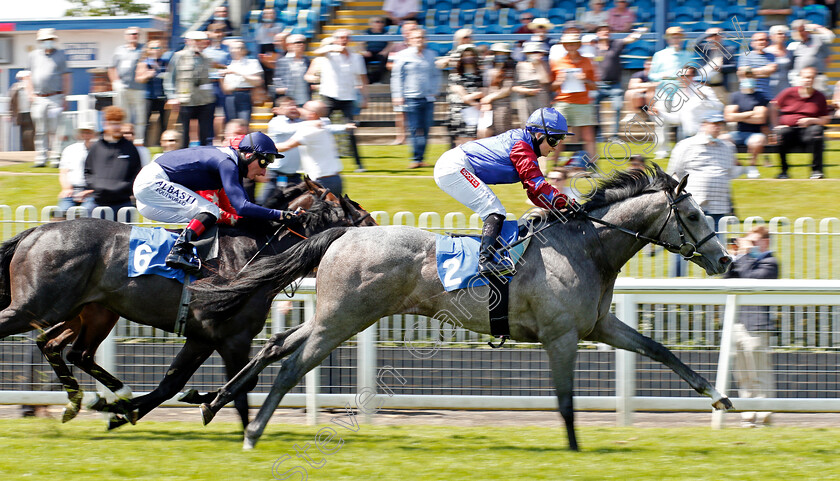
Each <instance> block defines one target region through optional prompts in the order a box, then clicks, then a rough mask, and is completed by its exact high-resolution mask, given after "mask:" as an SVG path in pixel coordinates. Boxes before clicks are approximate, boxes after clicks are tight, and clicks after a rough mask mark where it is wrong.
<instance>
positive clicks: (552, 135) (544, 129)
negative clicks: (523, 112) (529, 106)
mask: <svg viewBox="0 0 840 481" xmlns="http://www.w3.org/2000/svg"><path fill="white" fill-rule="evenodd" d="M525 130H526V131H528V132H529V133H530V134H531V139H532V140H533V142H534V147H538V146H539V145H540V143H542V140H543V139H546V141H547V142H548V145H549V146H551V147H555V146H556V145H557V144H558V142H560V141H561V140H563V139H565V138H566V136H567V135H574V134H572V133H569V126H568V125H567V124H566V117H563V114H561V113H560V112H558V111H557V110H556V109H553V108H551V107H543V108H541V109H537V110H535V111H534V113H532V114H531V115H530V116H529V117H528V120H527V121H526V122H525ZM537 133H543V134H545V137H543V138H541V139H539V140H538V139H537V137H536V134H537Z"/></svg>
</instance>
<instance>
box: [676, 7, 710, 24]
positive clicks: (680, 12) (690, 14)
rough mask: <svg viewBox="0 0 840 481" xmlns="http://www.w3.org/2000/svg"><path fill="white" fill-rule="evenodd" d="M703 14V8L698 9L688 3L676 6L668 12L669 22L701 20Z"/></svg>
mask: <svg viewBox="0 0 840 481" xmlns="http://www.w3.org/2000/svg"><path fill="white" fill-rule="evenodd" d="M701 15H702V11H701V10H697V9H695V8H692V7H689V6H687V5H681V6H678V7H675V8H674V9H673V10H671V11H670V12H668V22H669V23H683V22H696V21H697V20H700V16H701Z"/></svg>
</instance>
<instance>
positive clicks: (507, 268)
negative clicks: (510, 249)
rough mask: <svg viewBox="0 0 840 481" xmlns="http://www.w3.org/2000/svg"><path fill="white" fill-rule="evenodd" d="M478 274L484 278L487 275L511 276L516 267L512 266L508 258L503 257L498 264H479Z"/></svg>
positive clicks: (490, 262) (489, 262)
mask: <svg viewBox="0 0 840 481" xmlns="http://www.w3.org/2000/svg"><path fill="white" fill-rule="evenodd" d="M478 274H479V275H482V276H484V277H487V276H488V275H493V276H496V277H499V276H512V275H515V274H516V266H514V265H513V261H512V260H511V259H510V258H509V257H504V258H502V260H501V261H499V262H493V261H488V262H487V263H485V264H483V265H482V264H480V263H479V265H478Z"/></svg>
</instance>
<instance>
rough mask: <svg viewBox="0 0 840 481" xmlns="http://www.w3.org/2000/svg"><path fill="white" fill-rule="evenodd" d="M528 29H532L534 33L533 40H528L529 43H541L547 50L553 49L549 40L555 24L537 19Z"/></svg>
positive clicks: (545, 19) (543, 19)
mask: <svg viewBox="0 0 840 481" xmlns="http://www.w3.org/2000/svg"><path fill="white" fill-rule="evenodd" d="M528 28H530V29H531V31H532V32H533V33H534V34H533V35H531V38H530V39H528V41H529V42H540V43H542V44H543V46H544V47H545V49H546V50H550V49H551V48H552V47H551V39H550V38H548V32H550V31H551V29H552V28H554V24H553V23H551V22H550V21H549V20H548V19H547V18H536V19H534V21H533V22H531V23H529V24H528Z"/></svg>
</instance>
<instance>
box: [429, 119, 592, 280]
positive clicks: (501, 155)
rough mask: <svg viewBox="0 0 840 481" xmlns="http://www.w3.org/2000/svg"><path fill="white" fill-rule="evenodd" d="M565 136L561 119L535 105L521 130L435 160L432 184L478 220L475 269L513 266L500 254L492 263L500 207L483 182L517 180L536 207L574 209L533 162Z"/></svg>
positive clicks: (499, 227)
mask: <svg viewBox="0 0 840 481" xmlns="http://www.w3.org/2000/svg"><path fill="white" fill-rule="evenodd" d="M566 135H570V134H569V133H568V126H567V125H566V119H565V118H564V117H563V116H562V115H561V114H560V113H559V112H558V111H557V110H555V109H553V108H541V109H538V110H536V111H535V112H534V113H532V114H531V116H530V117H528V120H527V122H526V123H525V128H523V129H513V130H508V131H507V132H505V133H503V134H500V135H496V136H495V137H487V138H485V139H479V140H473V141H471V142H467V143H465V144H463V145H461V146H458V147H455V148H454V149H452V150H449V151H447V152H446V153H444V154H443V155H442V156H441V157H440V159H438V161H437V163H436V164H435V183H437V185H438V187H440V188H441V189H442V190H443V191H444V192H446V193H447V194H449V195H451V196H452V197H454V198H455V200H457V201H458V202H461V203H462V204H464V205H466V206H467V207H469V208H470V209H472V210H473V211H474V212H476V213H477V214H478V215H479V216H481V219H482V220H483V221H484V228H483V230H482V234H481V248H480V250H479V253H478V269H479V274H493V275H503V274H505V273H510V272H513V270H514V267H513V263H512V262H511V260H510V259H509V258H507V257H505V256H502V259H501V260H499V261H498V262H497V261H495V260H494V258H493V253H494V252H497V251H498V252H502V249H501V247H502V245H501V242H500V241H499V234H500V233H501V231H502V222H504V220H505V208H504V206H502V203H501V201H499V198H498V197H496V194H494V193H493V191H492V190H490V188H489V187H488V184H489V185H493V184H513V183H515V182H522V184H523V185H524V186H525V189H526V190H527V191H528V198H529V199H531V202H533V203H534V205H536V206H537V207H542V208H545V209H563V208H565V209H568V210H570V211H577V210H580V206H578V205H577V204H576V203H575V201H574V200H573V199H568V198H567V197H566V196H565V195H564V194H563V193H562V192H560V191H559V190H557V188H556V187H554V186H552V185H551V184H549V183H548V182H546V181H545V178H544V177H543V174H542V171H540V166H539V164H538V163H537V157H540V156H545V155H548V154H549V153H550V152H552V151H553V150H554V149H555V148H556V147H557V146H558V145H559V144H560V142H561V141H562V140H563V139H564V138H565V137H566Z"/></svg>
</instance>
